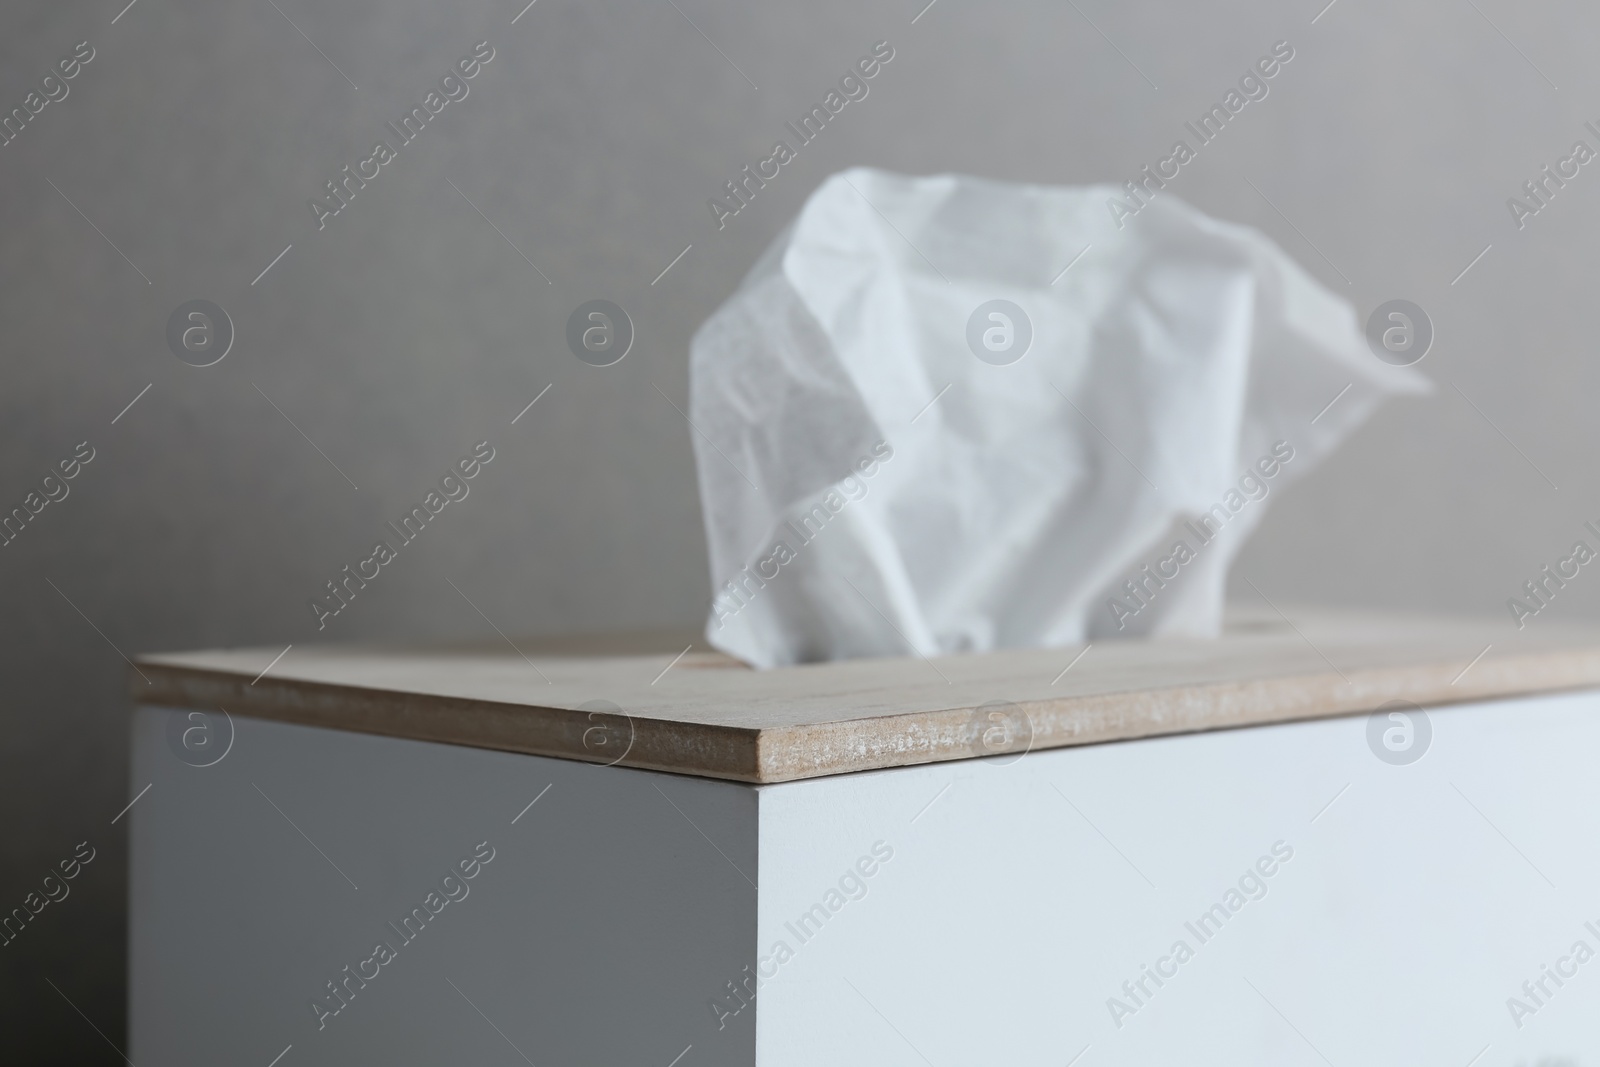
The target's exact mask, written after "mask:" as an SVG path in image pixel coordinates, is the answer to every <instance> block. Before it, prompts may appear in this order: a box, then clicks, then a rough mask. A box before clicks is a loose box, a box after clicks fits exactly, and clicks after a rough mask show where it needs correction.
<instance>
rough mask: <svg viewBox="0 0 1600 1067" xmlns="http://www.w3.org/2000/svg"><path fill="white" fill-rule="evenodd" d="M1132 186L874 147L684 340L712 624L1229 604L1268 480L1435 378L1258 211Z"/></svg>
mask: <svg viewBox="0 0 1600 1067" xmlns="http://www.w3.org/2000/svg"><path fill="white" fill-rule="evenodd" d="M1119 194H1120V190H1118V189H1115V188H1111V187H1106V186H1097V187H1096V186H1090V187H1053V186H1037V185H1014V184H1009V183H1003V182H994V181H986V180H982V179H977V178H969V177H962V176H950V175H942V176H937V177H929V178H914V177H906V176H903V175H898V174H891V173H887V172H884V171H878V170H871V169H864V168H861V169H853V170H849V171H845V172H843V173H840V174H836V175H834V176H833V177H831V178H829V179H828V180H827V181H825V182H824V183H823V184H822V186H821V187H820V188H819V189H818V190H817V191H816V192H815V193H814V194H812V196H811V198H810V199H809V200H808V201H807V202H806V205H805V207H804V208H803V209H802V210H801V212H800V216H799V218H797V219H796V220H795V221H794V222H793V223H792V224H791V225H790V226H789V227H788V229H787V230H786V231H785V232H784V233H783V234H782V235H781V236H779V238H778V239H777V240H776V241H774V242H773V244H772V246H771V247H770V248H769V249H768V250H767V251H766V252H765V253H764V254H763V255H762V257H761V259H760V260H759V261H758V262H757V263H756V265H755V266H754V267H753V268H752V269H751V271H750V273H749V275H748V276H747V277H746V278H745V280H744V282H743V283H742V284H741V286H740V288H739V290H738V291H737V292H735V293H734V294H733V295H732V296H731V297H730V298H729V299H728V300H727V302H726V303H724V304H723V305H722V306H721V307H720V308H719V309H718V310H717V311H716V313H715V314H713V315H712V316H711V317H710V318H709V319H708V320H707V321H706V322H705V324H704V325H702V326H701V327H700V329H699V331H698V332H697V333H696V334H695V337H694V340H693V343H692V345H691V350H690V352H691V354H690V404H691V412H690V414H691V417H692V421H693V423H694V426H695V427H696V429H697V430H698V431H699V432H698V433H697V434H696V435H695V441H694V447H695V459H696V465H697V468H698V472H699V477H700V493H701V502H702V506H703V509H704V514H705V525H706V534H707V538H708V541H709V551H710V557H711V580H712V586H713V603H712V609H711V617H710V619H709V620H708V621H707V625H706V634H707V637H708V638H709V639H710V641H711V643H712V644H714V645H716V646H717V647H718V648H720V649H722V650H723V651H725V652H728V653H730V654H732V655H735V656H738V657H739V658H741V659H743V660H745V661H746V662H748V663H751V664H753V665H755V666H758V667H770V666H778V665H783V664H791V663H801V662H807V661H814V660H828V659H845V658H850V657H857V656H894V655H907V654H918V655H922V656H926V657H933V656H936V655H939V654H941V653H949V652H959V651H981V650H988V649H996V648H1018V647H1030V646H1049V645H1062V644H1072V643H1077V642H1082V641H1086V640H1094V639H1097V638H1101V637H1114V636H1145V635H1162V636H1196V637H1200V636H1213V635H1215V634H1216V633H1217V632H1218V630H1219V628H1220V624H1221V618H1222V606H1223V589H1224V581H1225V579H1226V577H1227V572H1228V566H1229V563H1230V562H1231V561H1232V559H1233V557H1234V555H1235V553H1236V552H1237V551H1238V550H1239V547H1240V545H1241V544H1242V543H1243V541H1244V539H1245V538H1246V537H1247V536H1248V535H1249V533H1250V531H1251V530H1252V529H1254V528H1255V526H1256V524H1257V523H1258V522H1260V520H1261V517H1262V515H1263V514H1264V512H1265V511H1266V508H1267V506H1268V504H1269V502H1270V497H1271V494H1272V493H1274V492H1277V491H1278V490H1280V489H1281V488H1282V487H1283V486H1285V485H1286V484H1288V483H1289V482H1290V481H1292V480H1294V479H1296V478H1299V477H1300V476H1301V475H1302V474H1304V473H1306V472H1307V471H1308V470H1310V469H1311V467H1312V466H1313V465H1315V464H1316V463H1317V462H1318V460H1319V459H1321V457H1323V456H1324V455H1326V454H1327V453H1328V452H1329V451H1330V450H1331V449H1332V448H1334V446H1335V445H1337V444H1338V443H1339V442H1340V441H1341V440H1343V439H1344V438H1345V437H1346V436H1347V435H1348V434H1350V433H1351V432H1352V431H1353V430H1354V429H1355V427H1356V426H1358V425H1359V424H1360V423H1361V422H1362V421H1363V420H1365V419H1366V418H1367V416H1368V415H1370V414H1371V413H1372V411H1373V410H1374V409H1375V408H1376V407H1377V405H1378V404H1380V403H1381V402H1382V401H1383V400H1385V399H1386V398H1388V397H1390V396H1393V395H1397V394H1403V393H1423V392H1426V391H1428V388H1429V386H1428V384H1427V380H1426V379H1425V378H1423V377H1422V376H1421V375H1419V374H1417V373H1416V372H1415V371H1413V370H1410V369H1408V368H1405V367H1398V366H1391V365H1388V364H1386V363H1383V362H1381V361H1379V360H1378V359H1375V358H1374V357H1373V355H1372V353H1371V352H1369V351H1368V350H1367V347H1366V345H1365V344H1364V343H1363V338H1362V333H1361V330H1360V329H1359V327H1358V325H1357V322H1356V317H1355V315H1354V313H1353V311H1352V309H1351V307H1350V305H1349V304H1348V303H1347V302H1346V301H1344V300H1343V299H1341V298H1340V297H1338V296H1335V295H1334V294H1333V293H1331V292H1329V291H1328V290H1327V289H1326V288H1325V287H1323V286H1322V285H1321V284H1320V283H1318V282H1317V281H1315V280H1314V279H1313V278H1312V277H1311V276H1310V275H1309V274H1307V273H1306V272H1305V271H1304V270H1303V269H1302V268H1301V267H1300V266H1298V265H1297V264H1296V263H1295V262H1294V261H1293V260H1291V259H1290V258H1289V257H1288V256H1287V255H1285V254H1284V252H1283V251H1282V250H1281V249H1279V248H1278V247H1277V246H1276V245H1275V244H1273V243H1272V242H1271V241H1269V240H1268V239H1267V238H1266V237H1264V236H1262V235H1261V234H1259V233H1257V232H1256V231H1254V230H1252V229H1249V228H1246V227H1242V226H1236V225H1232V224H1229V223H1224V222H1219V221H1217V220H1215V219H1211V218H1208V217H1206V216H1205V215H1202V214H1200V213H1199V212H1198V211H1196V210H1194V209H1193V208H1191V207H1189V206H1188V205H1186V204H1184V203H1182V202H1181V201H1179V200H1177V199H1176V198H1174V197H1164V198H1162V199H1161V200H1158V201H1154V202H1153V203H1151V204H1150V205H1149V207H1148V208H1147V210H1144V211H1141V212H1140V213H1139V216H1138V218H1137V219H1135V220H1132V221H1130V222H1128V223H1127V225H1126V227H1125V228H1124V229H1121V230H1118V229H1117V228H1116V227H1115V225H1114V224H1113V223H1112V222H1111V221H1110V220H1109V218H1108V216H1107V213H1106V209H1105V204H1106V201H1107V199H1108V198H1109V197H1112V196H1116V195H1119ZM1336 394H1337V395H1338V400H1337V402H1336V403H1334V404H1333V405H1332V406H1328V404H1329V400H1330V399H1332V398H1334V397H1335V395H1336Z"/></svg>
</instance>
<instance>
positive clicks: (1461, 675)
mask: <svg viewBox="0 0 1600 1067" xmlns="http://www.w3.org/2000/svg"><path fill="white" fill-rule="evenodd" d="M691 645H692V647H690V648H689V650H688V651H687V652H686V653H685V652H684V649H685V647H686V646H691ZM1486 646H1491V647H1489V648H1488V651H1487V652H1485V651H1484V650H1485V647H1486ZM518 647H519V648H520V651H518V650H517V649H513V648H512V647H511V646H510V645H509V644H508V643H506V642H501V643H500V644H499V645H498V646H495V645H484V646H472V647H456V648H441V647H437V646H433V647H426V648H402V647H394V646H383V647H377V646H372V647H362V646H336V645H335V646H322V647H304V646H295V647H294V648H293V649H292V650H291V651H290V652H289V653H288V654H287V655H285V656H284V657H283V658H282V659H281V660H280V661H279V662H277V663H276V664H274V665H273V666H272V667H271V669H270V670H268V671H267V672H266V673H265V674H264V675H263V674H262V671H263V670H264V669H265V668H266V667H267V666H268V664H269V663H271V661H272V659H273V657H274V656H276V655H277V654H278V651H279V650H277V649H228V650H220V651H212V652H194V653H184V654H177V655H155V656H146V657H143V658H141V659H140V660H139V662H138V673H135V674H133V675H131V676H130V692H131V694H132V696H133V697H134V699H135V700H137V701H139V702H141V703H147V704H157V705H163V706H171V707H195V708H207V709H209V708H217V707H221V708H225V709H227V711H228V712H229V713H230V714H233V715H248V716H255V717H259V718H266V719H277V720H281V721H285V722H293V723H301V724H305V725H311V726H322V727H330V728H335V729H342V730H356V731H362V732H366V733H376V734H386V735H390V736H394V737H407V738H413V739H417V740H425V741H441V742H447V743H452V744H462V745H474V746H478V747H482V748H494V749H503V750H506V751H512V752H530V753H537V754H539V755H545V756H559V757H563V758H568V759H577V760H587V761H590V762H599V763H613V762H615V763H619V764H621V765H623V766H630V767H644V768H649V769H652V770H663V771H674V772H678V773H682V774H693V775H701V776H705V777H712V778H726V779H733V780H736V781H742V782H783V781H790V780H793V779H797V778H810V777H815V776H819V775H826V774H839V773H843V772H847V771H861V770H871V769H876V768H882V767H899V766H906V765H909V764H917V763H931V762H935V761H940V760H952V759H969V758H975V757H981V756H988V755H998V754H1002V753H1006V752H1015V751H1021V750H1025V749H1028V748H1035V749H1040V748H1055V747H1059V746H1063V745H1081V744H1090V743H1094V742H1100V741H1117V740H1126V739H1130V738H1138V737H1149V736H1154V735H1160V734H1174V733H1186V732H1191V731H1197V730H1214V729H1223V728H1227V727H1236V726H1247V725H1255V724H1262V723H1274V722H1290V721H1294V720H1299V719H1311V718H1320V717H1326V716H1333V715H1346V714H1355V713H1362V712H1370V711H1373V710H1375V709H1377V708H1378V707H1379V706H1380V705H1382V704H1384V703H1385V702H1387V701H1390V700H1408V701H1412V702H1414V703H1417V704H1420V705H1424V706H1427V705H1434V704H1445V703H1452V702H1456V701H1463V700H1479V699H1484V698H1488V697H1497V696H1507V695H1514V694H1522V693H1533V692H1541V691H1549V690H1558V689H1573V688H1582V687H1587V686H1600V630H1596V629H1587V628H1585V629H1577V628H1563V627H1559V626H1556V625H1548V626H1547V625H1544V624H1538V625H1536V626H1532V627H1529V628H1528V629H1527V630H1526V631H1523V632H1520V633H1519V632H1518V631H1517V630H1515V629H1514V628H1513V627H1511V626H1510V625H1509V624H1508V623H1504V622H1501V623H1499V624H1495V623H1486V622H1481V621H1476V622H1474V621H1460V620H1448V619H1437V618H1435V619H1425V618H1417V617H1409V618H1408V617H1401V616H1395V615H1381V616H1379V615H1372V614H1365V615H1363V614H1353V613H1340V612H1328V611H1323V610H1318V611H1292V612H1290V614H1289V616H1288V617H1287V618H1284V617H1280V616H1277V615H1259V614H1257V615H1235V616H1232V617H1230V625H1229V626H1228V627H1227V630H1226V632H1225V634H1224V636H1223V637H1222V638H1220V639H1218V640H1216V641H1105V642H1100V643H1096V644H1094V645H1092V646H1090V647H1089V648H1088V651H1087V652H1085V651H1084V649H1083V648H1082V647H1075V648H1059V649H1043V650H1040V649H1029V650H1019V651H1005V652H992V653H981V654H971V655H954V656H944V657H940V658H938V659H934V660H926V659H920V658H905V659H873V660H849V661H845V662H839V663H820V664H811V665H806V666H801V667H787V668H780V669H777V670H769V671H754V670H749V669H747V668H745V667H743V666H742V665H740V664H738V663H737V662H736V661H734V660H732V659H729V658H728V657H726V656H724V655H722V654H720V653H717V652H714V651H710V650H709V649H708V648H707V647H706V646H705V644H704V641H703V639H698V640H697V639H695V638H694V635H692V634H681V633H679V634H673V633H666V634H655V635H637V636H614V637H607V638H598V639H565V640H557V641H543V642H539V641H521V642H518ZM680 653H682V654H681V657H680ZM1080 653H1082V655H1081V656H1080ZM1480 653H1483V654H1482V656H1481V658H1479V659H1477V660H1476V662H1473V660H1474V657H1478V656H1479V654H1480ZM674 657H680V658H677V659H674ZM1469 664H1470V667H1469ZM669 665H670V666H669ZM258 676H259V677H258ZM597 701H598V702H609V703H600V704H596V703H594V702H597ZM996 701H1006V702H1010V704H1012V705H1015V708H1007V707H1006V706H1004V705H1001V706H999V707H986V705H991V704H992V702H996ZM996 711H998V713H999V716H1000V717H999V718H996V717H995V715H994V714H991V713H993V712H996ZM1030 735H1031V736H1030Z"/></svg>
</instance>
